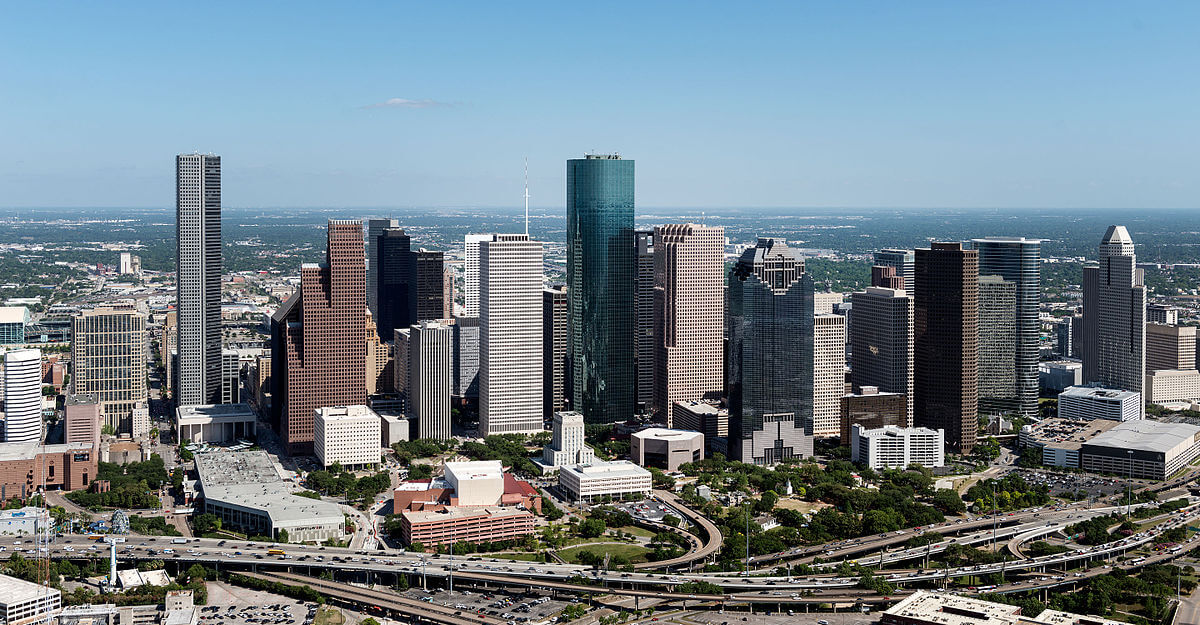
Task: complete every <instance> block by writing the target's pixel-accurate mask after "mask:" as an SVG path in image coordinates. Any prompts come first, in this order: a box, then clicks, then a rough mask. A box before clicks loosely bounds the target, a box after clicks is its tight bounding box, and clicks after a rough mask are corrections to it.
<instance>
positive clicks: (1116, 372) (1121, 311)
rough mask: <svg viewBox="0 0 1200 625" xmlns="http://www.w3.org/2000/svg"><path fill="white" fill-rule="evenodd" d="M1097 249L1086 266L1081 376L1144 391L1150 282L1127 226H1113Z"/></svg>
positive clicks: (1109, 385) (1106, 383) (1086, 380)
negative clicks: (1093, 261)
mask: <svg viewBox="0 0 1200 625" xmlns="http://www.w3.org/2000/svg"><path fill="white" fill-rule="evenodd" d="M1099 251H1100V262H1099V265H1098V266H1093V267H1084V268H1083V345H1082V348H1083V381H1084V383H1085V384H1090V383H1098V384H1100V385H1101V386H1104V387H1107V388H1113V389H1121V390H1125V391H1133V392H1135V393H1142V386H1143V385H1144V384H1145V373H1146V371H1145V369H1146V364H1145V363H1146V287H1145V282H1144V281H1143V274H1142V270H1141V269H1138V268H1137V258H1136V256H1135V255H1134V249H1133V239H1132V238H1131V237H1130V236H1129V231H1128V230H1126V229H1125V226H1109V227H1108V231H1107V232H1105V233H1104V238H1103V239H1102V240H1101V241H1100V250H1099Z"/></svg>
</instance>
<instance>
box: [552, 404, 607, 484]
mask: <svg viewBox="0 0 1200 625" xmlns="http://www.w3.org/2000/svg"><path fill="white" fill-rule="evenodd" d="M551 432H552V438H551V440H550V444H549V445H546V447H545V448H544V449H542V461H541V462H540V463H539V465H540V466H541V469H542V472H543V473H547V472H551V471H555V470H557V469H558V468H559V467H562V466H566V465H569V464H589V463H592V462H595V461H596V452H594V451H592V448H591V447H588V446H587V443H585V442H584V426H583V415H582V414H579V413H578V412H574V411H566V412H556V413H554V421H553V424H552V426H551Z"/></svg>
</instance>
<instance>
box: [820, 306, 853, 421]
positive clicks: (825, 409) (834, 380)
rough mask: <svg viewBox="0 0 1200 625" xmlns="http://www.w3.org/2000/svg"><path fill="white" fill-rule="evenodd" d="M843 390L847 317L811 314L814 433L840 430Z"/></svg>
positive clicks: (844, 388) (844, 386)
mask: <svg viewBox="0 0 1200 625" xmlns="http://www.w3.org/2000/svg"><path fill="white" fill-rule="evenodd" d="M845 394H846V317H845V316H843V315H837V314H832V313H830V314H823V315H815V316H814V317H813V436H816V437H821V438H831V437H835V436H838V434H839V432H840V431H841V428H840V425H839V424H840V420H841V401H842V395H845Z"/></svg>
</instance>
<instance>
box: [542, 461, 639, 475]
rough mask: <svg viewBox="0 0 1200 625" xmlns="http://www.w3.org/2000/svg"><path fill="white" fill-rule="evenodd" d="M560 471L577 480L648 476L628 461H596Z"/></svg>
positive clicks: (570, 466)
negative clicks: (571, 474) (574, 476)
mask: <svg viewBox="0 0 1200 625" xmlns="http://www.w3.org/2000/svg"><path fill="white" fill-rule="evenodd" d="M559 470H560V471H566V472H567V473H573V474H575V475H576V476H577V477H579V478H581V479H582V478H601V477H641V476H649V475H650V472H649V471H647V470H645V469H643V468H642V467H639V466H638V465H636V464H634V463H632V462H630V461H628V460H611V461H608V462H604V461H597V462H591V463H588V464H576V465H567V466H564V467H561V468H560V469H559Z"/></svg>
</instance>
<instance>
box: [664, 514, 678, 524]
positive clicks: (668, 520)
mask: <svg viewBox="0 0 1200 625" xmlns="http://www.w3.org/2000/svg"><path fill="white" fill-rule="evenodd" d="M662 522H663V523H665V524H667V525H670V526H671V527H679V523H680V519H679V517H677V516H675V515H673V514H667V515H664V516H663V519H662Z"/></svg>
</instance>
